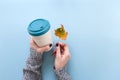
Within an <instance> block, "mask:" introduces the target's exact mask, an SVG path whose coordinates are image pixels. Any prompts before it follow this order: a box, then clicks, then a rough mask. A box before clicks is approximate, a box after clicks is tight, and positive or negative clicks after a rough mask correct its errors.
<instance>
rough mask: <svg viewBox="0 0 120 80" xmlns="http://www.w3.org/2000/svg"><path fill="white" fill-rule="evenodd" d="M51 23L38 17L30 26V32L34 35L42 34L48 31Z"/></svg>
mask: <svg viewBox="0 0 120 80" xmlns="http://www.w3.org/2000/svg"><path fill="white" fill-rule="evenodd" d="M49 29H50V24H49V22H48V21H47V20H45V19H36V20H34V21H32V22H31V23H30V24H29V26H28V33H29V34H30V35H32V36H40V35H43V34H45V33H46V32H48V30H49Z"/></svg>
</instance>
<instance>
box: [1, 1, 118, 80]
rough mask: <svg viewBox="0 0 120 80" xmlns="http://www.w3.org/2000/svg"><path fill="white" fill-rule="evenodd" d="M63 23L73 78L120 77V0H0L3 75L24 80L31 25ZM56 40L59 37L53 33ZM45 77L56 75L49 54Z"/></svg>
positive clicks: (100, 79) (4, 79)
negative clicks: (37, 23)
mask: <svg viewBox="0 0 120 80" xmlns="http://www.w3.org/2000/svg"><path fill="white" fill-rule="evenodd" d="M37 18H44V19H47V20H49V21H50V23H51V26H52V28H51V29H52V31H54V29H55V28H57V27H58V26H60V24H63V25H64V26H65V28H66V30H67V31H68V32H69V35H68V38H67V40H66V41H65V42H66V43H67V44H68V45H69V47H70V52H71V59H70V62H69V64H68V72H69V73H70V74H71V76H72V78H73V80H120V0H1V1H0V80H21V79H22V69H23V67H24V66H25V60H26V59H27V57H28V55H29V37H30V36H29V34H28V33H27V26H28V24H29V23H30V22H31V21H32V20H34V19H37ZM53 40H54V43H55V42H56V41H58V40H57V38H56V37H55V36H54V35H53ZM44 57H45V58H46V60H44V64H43V68H42V71H43V79H44V80H55V75H54V73H53V71H52V67H53V61H54V59H53V57H52V56H50V54H49V53H47V54H45V55H44Z"/></svg>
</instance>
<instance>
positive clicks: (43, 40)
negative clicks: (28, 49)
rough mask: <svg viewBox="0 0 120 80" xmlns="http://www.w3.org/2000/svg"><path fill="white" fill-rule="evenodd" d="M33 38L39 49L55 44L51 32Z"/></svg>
mask: <svg viewBox="0 0 120 80" xmlns="http://www.w3.org/2000/svg"><path fill="white" fill-rule="evenodd" d="M32 38H33V40H34V41H35V43H36V44H37V45H38V46H39V47H43V46H46V45H48V44H52V43H53V42H52V35H51V30H49V31H48V32H46V33H45V34H43V35H40V36H32Z"/></svg>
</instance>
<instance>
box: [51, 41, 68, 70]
mask: <svg viewBox="0 0 120 80" xmlns="http://www.w3.org/2000/svg"><path fill="white" fill-rule="evenodd" d="M53 55H55V69H56V70H57V69H60V68H64V67H65V65H66V64H67V62H68V60H69V58H70V52H69V48H68V46H67V44H64V43H60V42H59V43H57V44H56V49H55V50H54V51H53Z"/></svg>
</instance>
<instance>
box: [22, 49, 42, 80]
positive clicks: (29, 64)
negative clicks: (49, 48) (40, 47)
mask: <svg viewBox="0 0 120 80" xmlns="http://www.w3.org/2000/svg"><path fill="white" fill-rule="evenodd" d="M41 65H42V55H41V54H40V53H38V52H37V51H36V50H34V49H32V48H30V57H29V58H28V59H27V61H26V68H24V69H23V80H42V76H41Z"/></svg>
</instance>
